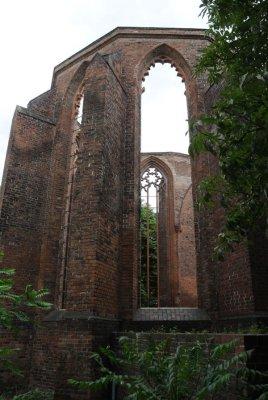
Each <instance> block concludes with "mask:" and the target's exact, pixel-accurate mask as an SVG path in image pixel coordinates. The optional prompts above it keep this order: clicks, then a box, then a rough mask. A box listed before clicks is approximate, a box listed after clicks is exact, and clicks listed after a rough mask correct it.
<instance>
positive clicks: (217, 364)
mask: <svg viewBox="0 0 268 400" xmlns="http://www.w3.org/2000/svg"><path fill="white" fill-rule="evenodd" d="M119 343H120V352H119V353H118V354H120V355H118V354H117V353H116V352H114V351H113V350H111V349H110V347H105V348H101V350H100V353H94V354H93V355H92V359H93V360H94V361H95V363H96V364H97V365H98V367H99V370H100V378H98V379H96V380H94V381H78V380H75V379H70V380H69V383H70V384H71V385H73V386H74V387H76V388H78V389H82V390H85V389H88V390H91V391H100V390H101V389H108V388H109V387H110V386H111V385H115V386H116V387H120V388H122V389H123V393H124V399H125V400H154V399H158V400H179V399H180V400H194V399H195V400H205V399H208V398H209V399H210V400H213V399H217V398H218V396H219V394H220V393H222V391H223V390H224V393H225V394H226V395H227V396H228V391H230V393H235V392H236V393H237V394H239V398H240V399H247V398H248V397H247V394H248V389H250V390H254V391H255V394H257V396H256V399H257V398H258V400H265V399H267V396H268V385H262V384H259V385H253V384H252V385H249V381H253V380H254V379H256V377H262V378H263V374H261V373H260V372H257V371H254V370H251V369H249V368H247V367H246V362H247V358H248V357H249V352H242V353H239V354H235V348H236V342H235V341H232V342H229V343H224V344H220V345H216V346H213V345H212V344H211V343H209V342H207V343H206V342H199V341H197V342H196V343H195V344H192V343H189V344H188V345H186V344H185V345H180V346H178V347H177V348H176V349H175V351H174V350H172V343H171V341H169V340H165V341H161V342H159V341H158V342H157V341H154V340H153V339H152V338H151V341H150V342H148V343H147V344H145V345H144V343H143V344H142V343H140V342H139V340H138V339H137V337H134V338H133V337H132V338H130V337H121V338H120V339H119Z"/></svg>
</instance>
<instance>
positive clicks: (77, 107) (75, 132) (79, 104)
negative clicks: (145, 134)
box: [60, 90, 84, 308]
mask: <svg viewBox="0 0 268 400" xmlns="http://www.w3.org/2000/svg"><path fill="white" fill-rule="evenodd" d="M83 105H84V95H83V91H82V90H81V91H80V92H79V93H78V94H77V96H76V99H75V103H74V113H73V119H72V124H71V127H72V128H71V132H70V136H71V148H70V158H69V173H68V182H67V193H66V202H65V210H64V216H63V226H62V271H63V273H62V274H63V276H62V290H61V291H60V293H61V296H62V297H61V307H62V308H64V301H65V293H66V263H67V250H68V235H69V225H70V216H71V205H72V193H73V184H74V179H75V173H76V168H77V167H76V161H77V156H78V150H79V148H78V146H79V143H78V142H79V134H80V132H81V125H82V119H83Z"/></svg>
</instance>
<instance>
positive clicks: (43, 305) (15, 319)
mask: <svg viewBox="0 0 268 400" xmlns="http://www.w3.org/2000/svg"><path fill="white" fill-rule="evenodd" d="M3 257H4V254H3V252H2V251H0V261H2V260H3ZM14 275H15V270H14V269H7V268H6V269H0V327H1V328H4V329H6V330H7V331H12V332H16V331H17V330H18V323H29V322H30V317H29V315H28V314H27V313H26V312H25V311H23V309H25V308H40V309H49V308H50V306H51V304H50V303H48V302H46V301H44V300H43V298H44V296H46V295H47V294H48V291H47V290H45V289H41V290H35V289H33V288H32V286H31V285H27V286H26V288H25V290H24V291H23V292H22V293H17V292H15V291H14V281H13V278H14ZM17 350H18V349H11V348H9V347H0V368H1V369H2V370H3V369H4V370H9V371H11V372H13V373H14V374H17V375H21V371H20V370H19V368H17V367H16V366H15V365H14V364H13V363H12V361H11V357H12V356H13V355H14V353H15V352H16V351H17Z"/></svg>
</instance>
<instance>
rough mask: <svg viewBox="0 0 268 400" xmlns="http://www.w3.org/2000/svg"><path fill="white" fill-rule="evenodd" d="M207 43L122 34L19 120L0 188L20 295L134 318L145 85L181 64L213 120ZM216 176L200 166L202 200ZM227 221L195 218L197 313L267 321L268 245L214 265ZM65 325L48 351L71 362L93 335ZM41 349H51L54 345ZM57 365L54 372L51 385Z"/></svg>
mask: <svg viewBox="0 0 268 400" xmlns="http://www.w3.org/2000/svg"><path fill="white" fill-rule="evenodd" d="M207 43H208V40H207V38H206V37H205V36H204V31H202V30H194V29H154V28H117V29H116V30H114V31H112V32H111V33H109V34H108V35H106V36H105V37H104V38H101V39H100V40H98V41H97V42H94V43H93V44H92V45H90V46H88V47H87V48H86V49H84V50H82V51H80V52H79V53H77V54H76V55H74V56H72V57H70V58H69V59H68V60H66V61H65V62H63V63H62V64H61V65H59V66H57V67H56V68H55V71H54V76H53V82H52V88H51V90H50V91H48V92H46V93H44V94H43V95H41V96H39V97H37V98H36V99H34V100H32V101H31V102H30V103H29V106H28V108H27V109H26V110H25V109H18V110H17V111H16V114H15V116H14V121H13V125H12V131H11V139H10V144H9V150H8V154H7V163H6V169H5V173H4V179H3V183H2V188H1V191H2V194H1V198H2V208H1V216H0V222H1V226H0V228H1V244H0V246H1V247H2V248H3V249H4V250H5V253H6V258H5V263H6V265H8V266H12V267H15V268H16V270H17V275H16V285H17V286H18V287H19V286H20V287H22V286H24V285H25V284H27V283H30V282H31V283H33V284H37V285H38V286H40V287H41V286H42V287H43V286H45V287H48V288H49V289H50V291H51V296H50V298H51V300H52V301H53V302H54V306H55V308H56V309H57V308H62V307H63V306H64V307H66V308H67V309H69V310H73V311H76V312H77V311H81V310H87V311H88V312H89V313H90V315H92V314H95V315H98V316H100V317H105V316H109V317H110V318H114V317H118V316H120V317H121V318H123V319H125V320H126V319H130V320H131V319H132V316H133V313H134V312H135V310H136V308H137V306H138V282H137V278H138V242H139V182H140V161H141V160H140V93H141V90H140V89H141V80H142V77H143V76H144V74H146V73H147V70H148V68H149V67H150V65H151V64H153V63H154V62H158V61H161V62H170V63H171V64H174V65H175V67H176V69H177V71H178V73H179V74H180V75H181V76H182V77H183V78H184V79H185V84H186V97H187V103H188V112H189V118H192V117H193V116H196V115H198V114H200V113H202V112H203V110H204V109H205V107H206V108H207V109H209V107H210V106H211V104H212V102H213V99H214V98H216V96H217V91H215V90H214V91H213V90H210V91H208V92H206V90H207V89H208V84H207V82H206V79H205V77H198V78H195V77H194V76H193V73H192V71H193V68H194V66H195V64H196V62H197V59H198V57H199V54H200V51H201V50H202V48H204V47H205V46H206V45H207ZM98 52H99V55H97V53H98ZM102 56H103V57H102ZM83 84H84V85H85V112H84V122H83V124H82V136H81V139H80V143H79V152H78V161H77V172H76V177H75V183H74V189H73V198H72V204H71V219H70V226H69V229H68V230H69V240H68V249H67V250H68V252H67V258H66V261H67V262H66V263H65V262H63V261H64V260H63V259H62V248H63V238H64V229H65V228H64V226H63V225H64V221H65V218H64V213H65V211H66V201H67V194H68V187H69V182H68V179H69V169H70V156H71V142H72V127H73V120H74V113H75V101H76V98H77V93H79V92H80V91H81V87H82V86H83ZM211 99H212V100H211ZM216 169H217V163H216V161H215V160H214V159H213V158H212V157H211V156H209V155H207V154H205V155H202V156H200V157H199V158H198V159H196V160H195V161H192V182H193V199H194V201H195V199H196V187H197V184H198V182H199V181H200V179H202V178H203V177H204V176H207V175H209V174H211V173H213V171H215V170H216ZM222 220H223V215H222V210H220V209H218V208H217V207H216V208H215V209H214V210H212V211H206V212H202V213H200V214H197V213H196V212H195V213H194V223H195V229H196V247H197V281H198V304H199V306H200V307H202V308H205V309H206V310H208V311H209V312H210V313H211V315H212V316H214V317H218V316H220V317H226V316H232V315H233V316H236V315H242V314H243V315H245V314H251V313H254V312H256V311H258V312H261V311H264V310H265V307H267V304H268V302H266V305H265V304H264V300H265V299H266V296H267V290H266V291H265V284H264V283H263V282H264V279H263V278H264V277H266V272H265V271H266V269H265V267H264V266H265V258H264V257H263V255H264V253H263V254H262V258H261V257H259V255H257V251H256V249H257V247H255V250H254V251H253V250H251V251H250V253H248V251H247V250H246V249H244V248H242V247H241V248H238V249H237V250H236V251H235V252H234V253H233V254H232V255H231V256H230V257H228V258H227V260H226V262H225V263H224V264H221V265H217V264H216V263H215V262H214V261H212V259H211V254H212V249H213V246H214V242H215V236H216V234H217V233H218V232H219V229H220V226H221V224H222ZM261 248H264V246H261V245H259V247H258V249H261ZM254 260H255V261H254ZM250 262H251V264H250ZM266 264H267V263H266ZM63 281H65V286H64V288H65V292H64V293H63V292H62V282H63ZM57 323H58V322H57ZM103 324H104V322H103ZM63 326H64V325H59V327H58V328H56V327H55V330H54V332H53V329H52V330H51V331H50V333H49V335H51V336H49V337H50V341H49V344H48V343H47V342H46V343H47V345H50V344H51V345H52V343H53V340H55V341H60V340H62V341H63V342H62V346H60V347H59V349H60V350H59V351H60V353H61V352H62V351H63V349H64V348H65V349H66V352H67V348H68V343H69V339H66V338H68V337H69V338H70V341H72V340H74V342H75V340H77V342H79V341H82V337H85V336H84V335H88V330H87V327H85V326H84V327H83V328H81V334H79V335H80V336H79V337H77V336H75V334H73V327H70V325H68V324H67V325H66V326H64V329H63V330H61V329H62V327H63ZM103 326H104V325H103ZM73 335H74V336H73ZM94 335H96V336H98V335H100V332H96V333H94ZM100 336H101V335H100ZM53 338H54V339H53ZM74 338H76V339H74ZM42 340H44V344H43V345H42ZM87 340H89V339H85V343H86V342H87ZM37 342H38V339H37ZM37 342H36V343H37ZM81 343H82V342H81ZM39 344H40V346H41V347H42V346H43V348H45V346H46V344H45V337H43V339H42V338H41V337H40V342H39ZM96 345H97V344H96ZM36 346H37V344H36ZM38 346H39V345H38ZM64 346H66V347H64ZM81 346H82V344H81ZM94 346H95V345H94ZM94 346H93V347H94ZM36 351H38V352H39V350H38V347H36ZM57 351H58V350H57ZM64 351H65V350H64ZM38 354H39V353H38ZM34 357H35V356H34ZM36 357H37V358H36V363H38V360H39V359H38V357H39V356H38V355H37V356H36ZM40 357H41V356H40ZM55 357H56V358H57V357H59V355H58V356H55ZM40 360H41V361H42V357H41V359H40ZM49 365H50V364H49V362H48V364H47V366H46V365H44V369H47V371H48V372H47V374H48V375H49V374H50V376H52V375H53V373H54V372H53V371H54V370H53V371H52V372H49V370H50V366H49ZM51 368H52V367H51ZM53 368H54V367H53ZM77 368H78V364H77V365H76V366H75V367H74V369H76V370H77ZM41 375H42V374H40V375H39V377H37V378H36V379H37V381H38V380H39V379H41ZM44 375H45V374H44Z"/></svg>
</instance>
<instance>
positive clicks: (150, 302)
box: [140, 165, 166, 307]
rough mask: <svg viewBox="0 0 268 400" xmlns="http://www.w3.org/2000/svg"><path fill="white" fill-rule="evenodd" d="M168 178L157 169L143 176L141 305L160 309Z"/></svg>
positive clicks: (153, 168) (151, 168)
mask: <svg viewBox="0 0 268 400" xmlns="http://www.w3.org/2000/svg"><path fill="white" fill-rule="evenodd" d="M165 198H166V178H165V176H164V175H163V173H162V172H161V171H160V170H159V169H158V168H157V167H155V166H153V165H152V166H149V167H148V168H147V169H146V170H145V171H143V172H142V175H141V230H140V232H141V263H140V305H141V307H160V306H161V285H160V279H161V276H160V275H161V273H160V271H161V267H162V264H163V263H165V260H164V259H163V257H164V254H163V248H165V243H164V241H165V236H166V232H165V231H166V229H165V225H166V224H165V222H164V221H165V220H166V218H165V215H164V214H165V210H166V207H165Z"/></svg>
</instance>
